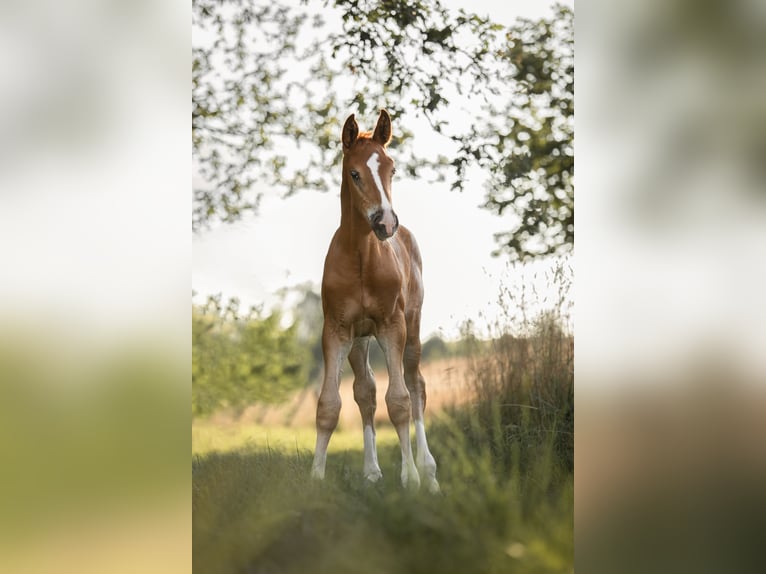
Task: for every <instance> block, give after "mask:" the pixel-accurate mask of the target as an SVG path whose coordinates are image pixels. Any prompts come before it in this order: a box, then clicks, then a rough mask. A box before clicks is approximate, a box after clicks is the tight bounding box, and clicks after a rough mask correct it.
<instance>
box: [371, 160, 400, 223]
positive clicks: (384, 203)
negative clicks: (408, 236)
mask: <svg viewBox="0 0 766 574" xmlns="http://www.w3.org/2000/svg"><path fill="white" fill-rule="evenodd" d="M367 167H369V168H370V173H371V174H372V179H373V181H374V182H375V185H376V186H377V188H378V191H379V192H380V208H381V209H382V210H383V219H381V221H380V222H381V223H382V224H383V225H385V226H386V231H388V233H389V234H392V233H393V232H394V225H396V218H394V210H393V209H392V208H391V202H390V201H388V196H387V195H386V192H385V191H384V190H383V182H382V181H381V180H380V160H379V159H378V152H375V153H373V154H372V155H371V156H370V159H368V160H367ZM371 211H372V213H374V212H375V211H377V210H371ZM372 213H368V214H367V215H368V216H369V215H372Z"/></svg>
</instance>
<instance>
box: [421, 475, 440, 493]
mask: <svg viewBox="0 0 766 574" xmlns="http://www.w3.org/2000/svg"><path fill="white" fill-rule="evenodd" d="M425 482H426V488H427V489H428V492H430V493H431V494H440V493H441V491H442V489H441V488H440V487H439V482H438V481H437V480H436V479H435V478H434V477H431V478H427V479H426V481H425Z"/></svg>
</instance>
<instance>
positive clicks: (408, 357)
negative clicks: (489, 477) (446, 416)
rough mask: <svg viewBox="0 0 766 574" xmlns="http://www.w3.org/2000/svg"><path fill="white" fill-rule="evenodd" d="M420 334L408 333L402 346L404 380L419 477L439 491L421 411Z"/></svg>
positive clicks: (423, 390) (423, 395)
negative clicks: (410, 414) (411, 420)
mask: <svg viewBox="0 0 766 574" xmlns="http://www.w3.org/2000/svg"><path fill="white" fill-rule="evenodd" d="M420 350H421V347H420V336H419V334H418V333H408V336H407V344H406V346H405V348H404V381H405V382H406V384H407V390H409V392H410V401H411V402H412V419H413V420H414V421H415V444H416V445H417V455H416V458H415V461H416V464H417V466H418V470H419V471H420V477H421V479H422V480H423V481H424V483H425V485H426V487H427V488H428V490H429V491H431V492H439V483H438V482H437V480H436V461H435V460H434V457H433V455H432V454H431V451H429V450H428V440H427V439H426V427H425V423H424V422H423V412H424V411H425V408H426V381H425V379H424V378H423V375H422V373H421V372H420Z"/></svg>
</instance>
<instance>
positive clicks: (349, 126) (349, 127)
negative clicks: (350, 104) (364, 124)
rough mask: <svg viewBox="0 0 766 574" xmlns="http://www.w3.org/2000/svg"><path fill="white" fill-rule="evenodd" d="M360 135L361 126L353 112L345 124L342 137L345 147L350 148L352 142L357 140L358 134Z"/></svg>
mask: <svg viewBox="0 0 766 574" xmlns="http://www.w3.org/2000/svg"><path fill="white" fill-rule="evenodd" d="M358 135H359V126H358V125H357V123H356V120H355V119H354V114H351V115H350V116H348V118H347V119H346V123H345V124H343V134H342V135H341V139H342V140H343V147H344V148H350V147H351V144H353V143H354V142H355V141H356V136H358Z"/></svg>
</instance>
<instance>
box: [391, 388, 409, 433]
mask: <svg viewBox="0 0 766 574" xmlns="http://www.w3.org/2000/svg"><path fill="white" fill-rule="evenodd" d="M386 406H387V407H388V417H389V418H390V419H391V422H392V423H393V424H394V426H395V427H398V426H400V425H407V424H409V423H410V409H411V408H412V407H411V403H410V394H409V393H408V392H407V391H406V390H405V391H404V393H391V392H388V393H386Z"/></svg>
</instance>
